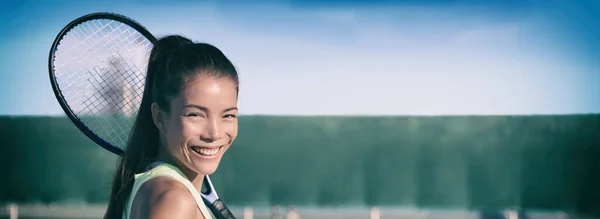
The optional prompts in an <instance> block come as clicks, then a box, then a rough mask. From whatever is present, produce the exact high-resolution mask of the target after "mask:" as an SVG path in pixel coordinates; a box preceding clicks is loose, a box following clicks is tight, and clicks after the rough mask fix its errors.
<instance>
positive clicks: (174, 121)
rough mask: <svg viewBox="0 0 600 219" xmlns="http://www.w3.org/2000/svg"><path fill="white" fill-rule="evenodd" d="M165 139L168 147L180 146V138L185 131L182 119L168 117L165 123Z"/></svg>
mask: <svg viewBox="0 0 600 219" xmlns="http://www.w3.org/2000/svg"><path fill="white" fill-rule="evenodd" d="M167 124H168V125H167V130H166V131H167V133H166V136H167V140H168V142H169V143H168V144H169V147H170V148H176V147H179V146H181V138H182V136H183V132H184V131H185V128H184V126H185V125H184V124H183V121H182V119H181V118H180V117H175V118H170V119H169V122H168V123H167Z"/></svg>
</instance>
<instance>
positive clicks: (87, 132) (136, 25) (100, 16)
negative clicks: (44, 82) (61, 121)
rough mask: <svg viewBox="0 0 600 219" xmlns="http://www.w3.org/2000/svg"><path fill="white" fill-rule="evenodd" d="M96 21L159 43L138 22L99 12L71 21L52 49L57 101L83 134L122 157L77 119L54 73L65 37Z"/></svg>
mask: <svg viewBox="0 0 600 219" xmlns="http://www.w3.org/2000/svg"><path fill="white" fill-rule="evenodd" d="M96 19H109V20H115V21H118V22H121V23H124V24H127V25H128V26H129V27H131V28H133V29H135V30H136V31H138V32H139V33H140V34H142V35H143V36H144V37H146V38H147V39H148V40H149V41H150V42H151V43H152V44H153V45H154V44H156V42H157V40H156V38H155V37H154V36H153V35H152V34H151V33H150V31H148V30H147V29H146V28H145V27H144V26H142V25H141V24H139V23H138V22H136V21H134V20H132V19H130V18H128V17H125V16H123V15H119V14H114V13H108V12H97V13H91V14H87V15H84V16H81V17H79V18H77V19H75V20H73V21H71V22H70V23H69V24H67V26H65V27H64V28H63V29H62V30H61V31H60V32H59V33H58V35H57V36H56V38H55V39H54V42H53V43H52V47H51V48H50V55H49V58H48V69H49V70H50V71H49V73H50V75H49V76H50V84H52V91H53V92H54V96H56V99H57V100H58V103H59V104H60V107H61V108H62V109H63V111H64V112H65V113H66V114H67V117H69V119H70V120H71V121H72V122H73V123H74V124H75V126H77V128H78V129H79V130H80V131H81V132H83V134H85V135H86V136H87V137H88V138H90V139H92V141H94V142H95V143H96V144H98V145H100V146H101V147H103V148H105V149H106V150H108V151H110V152H112V153H114V154H117V155H119V156H121V155H122V154H123V150H122V149H120V148H118V147H115V146H113V145H111V144H110V143H108V142H107V141H105V140H104V139H102V138H101V137H100V136H98V135H96V134H95V133H94V132H92V131H91V130H90V129H89V128H88V127H87V126H86V125H85V124H83V122H81V120H79V118H78V117H77V115H75V113H73V110H71V108H70V107H69V105H68V104H67V102H66V100H65V98H64V96H63V95H62V93H61V91H60V87H59V86H58V82H57V81H56V76H55V74H54V72H55V71H54V58H55V52H56V49H57V48H58V45H59V44H60V42H61V40H62V39H63V37H65V36H66V35H67V33H68V32H69V31H71V30H72V29H73V28H74V27H76V26H77V25H79V24H82V23H84V22H87V21H90V20H96ZM146 77H147V75H146Z"/></svg>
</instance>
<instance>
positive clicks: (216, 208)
mask: <svg viewBox="0 0 600 219" xmlns="http://www.w3.org/2000/svg"><path fill="white" fill-rule="evenodd" d="M208 208H210V211H212V212H213V214H214V215H215V217H216V218H217V219H235V216H233V213H231V211H229V208H227V206H226V205H225V203H224V202H223V201H221V199H217V200H216V201H215V202H214V203H212V204H209V205H208Z"/></svg>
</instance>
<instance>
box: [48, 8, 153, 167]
mask: <svg viewBox="0 0 600 219" xmlns="http://www.w3.org/2000/svg"><path fill="white" fill-rule="evenodd" d="M156 41H157V40H156V38H155V37H154V36H153V35H152V34H151V33H150V32H149V31H148V30H147V29H146V28H145V27H144V26H142V25H141V24H139V23H137V22H136V21H134V20H133V19H130V18H128V17H126V16H123V15H119V14H114V13H106V12H98V13H91V14H87V15H84V16H81V17H79V18H77V19H75V20H73V21H71V22H70V23H69V24H68V25H66V26H65V27H64V28H63V29H62V30H61V31H60V32H59V33H58V35H57V36H56V38H55V40H54V42H53V43H52V47H51V49H50V54H49V60H48V68H49V76H50V82H51V84H52V90H53V91H54V95H55V97H56V98H57V100H58V102H59V104H60V106H61V108H62V109H63V111H64V112H65V113H66V115H67V116H68V117H69V119H70V120H71V121H72V122H73V123H74V124H75V125H76V126H77V128H78V129H79V130H80V131H82V132H83V133H84V134H85V135H86V136H87V137H89V138H90V139H92V140H93V141H94V142H95V143H97V144H98V145H100V146H101V147H103V148H105V149H107V150H109V151H110V152H112V153H115V154H117V155H122V153H123V151H124V149H125V146H126V144H127V141H128V136H129V132H130V130H131V126H133V122H134V121H135V117H136V116H137V111H138V108H139V106H140V104H141V99H142V96H143V92H144V87H145V86H144V83H145V77H146V70H147V64H148V58H149V55H150V51H151V49H152V47H153V45H154V44H155V43H156ZM136 57H137V58H138V59H136ZM140 57H141V58H140ZM123 71H124V72H123ZM107 74H108V76H111V77H107ZM107 78H111V79H109V80H107ZM108 92H113V95H110V94H108V95H107V93H108ZM119 95H120V97H119ZM107 96H108V98H107ZM115 97H117V98H116V100H115ZM125 99H126V100H125ZM100 102H102V103H103V104H99V103H100ZM119 104H120V105H121V106H123V105H127V109H128V110H123V109H118V108H119V107H118V106H117V107H115V105H119ZM119 111H120V112H119ZM114 124H118V126H117V127H118V128H117V127H115V125H114Z"/></svg>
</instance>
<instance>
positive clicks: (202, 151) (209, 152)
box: [192, 146, 223, 156]
mask: <svg viewBox="0 0 600 219" xmlns="http://www.w3.org/2000/svg"><path fill="white" fill-rule="evenodd" d="M221 148H223V146H219V147H216V148H205V147H198V146H192V150H193V151H194V152H196V153H198V154H199V155H202V156H214V155H216V154H217V153H219V151H220V150H221Z"/></svg>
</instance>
